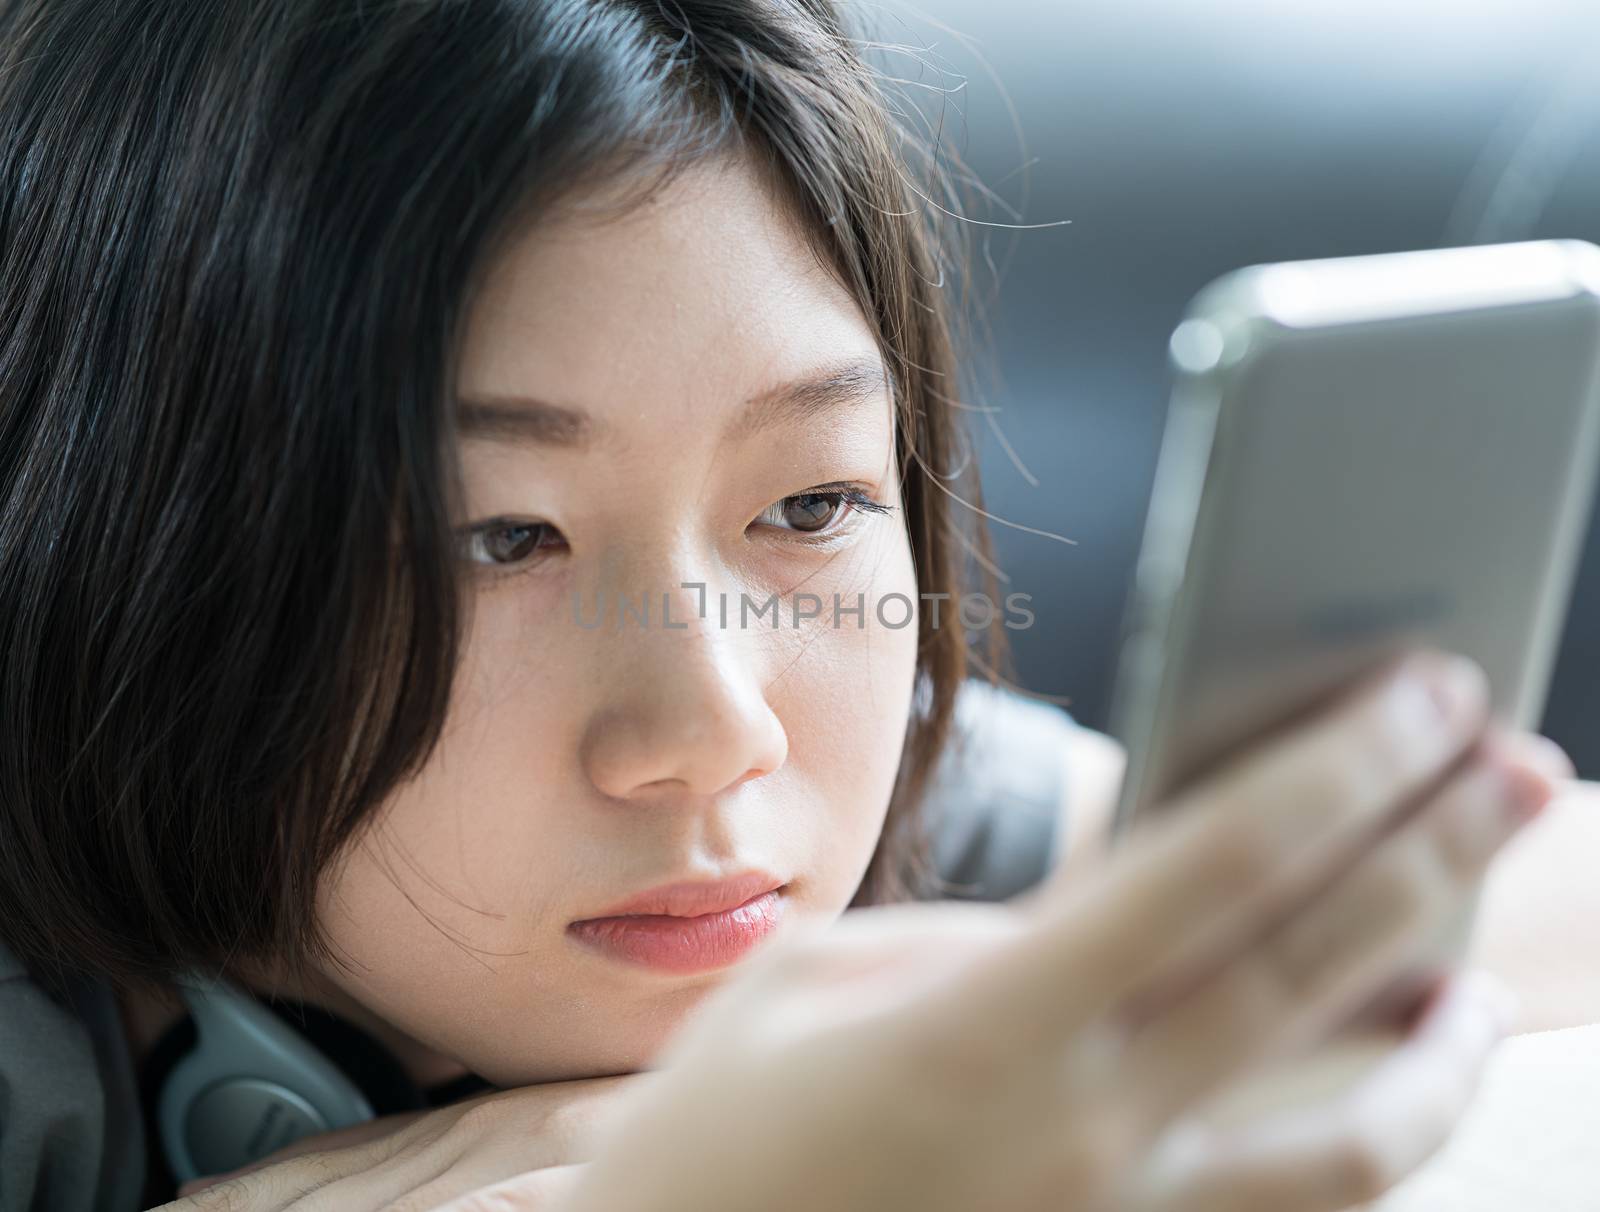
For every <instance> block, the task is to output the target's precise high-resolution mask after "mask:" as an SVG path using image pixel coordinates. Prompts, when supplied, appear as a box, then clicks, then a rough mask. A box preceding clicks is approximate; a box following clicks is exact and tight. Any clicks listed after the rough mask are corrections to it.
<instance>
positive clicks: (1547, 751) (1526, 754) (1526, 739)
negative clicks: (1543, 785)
mask: <svg viewBox="0 0 1600 1212" xmlns="http://www.w3.org/2000/svg"><path fill="white" fill-rule="evenodd" d="M1505 744H1506V747H1507V749H1508V750H1509V751H1510V753H1511V755H1512V757H1513V758H1514V759H1515V760H1516V761H1518V762H1520V763H1522V764H1524V765H1528V766H1532V767H1533V768H1534V769H1536V770H1537V771H1539V773H1540V774H1542V775H1544V776H1545V778H1547V779H1552V780H1555V781H1560V780H1562V779H1572V778H1577V777H1578V772H1577V769H1576V768H1575V767H1574V766H1573V764H1572V758H1570V757H1569V756H1568V755H1567V751H1566V750H1565V749H1563V748H1562V747H1561V746H1560V745H1558V744H1556V743H1555V742H1554V741H1552V740H1551V739H1550V738H1549V737H1547V736H1541V735H1539V734H1538V733H1536V732H1513V733H1510V734H1509V735H1508V736H1507V737H1506V738H1505Z"/></svg>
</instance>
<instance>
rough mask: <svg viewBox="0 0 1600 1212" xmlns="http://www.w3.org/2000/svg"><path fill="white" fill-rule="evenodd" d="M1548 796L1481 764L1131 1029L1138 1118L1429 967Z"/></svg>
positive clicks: (1164, 1109)
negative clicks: (1503, 849)
mask: <svg viewBox="0 0 1600 1212" xmlns="http://www.w3.org/2000/svg"><path fill="white" fill-rule="evenodd" d="M1548 795H1549V784H1548V783H1546V782H1545V781H1544V780H1543V779H1542V778H1541V777H1540V776H1538V775H1536V774H1532V773H1531V772H1529V771H1528V770H1527V769H1526V768H1523V767H1517V766H1502V765H1500V764H1499V762H1498V760H1495V761H1490V760H1484V761H1479V762H1475V763H1474V764H1473V765H1472V766H1470V767H1469V768H1468V769H1466V770H1464V771H1463V772H1462V773H1461V774H1460V775H1458V776H1457V777H1456V778H1454V779H1453V780H1452V781H1451V782H1450V783H1449V784H1448V785H1447V787H1446V788H1445V790H1444V791H1443V792H1442V793H1441V794H1440V795H1439V796H1438V797H1436V798H1435V800H1434V801H1433V802H1431V803H1430V804H1429V805H1428V807H1427V809H1426V810H1425V811H1424V812H1423V813H1422V814H1421V815H1419V816H1418V817H1417V818H1416V819H1415V820H1414V821H1412V822H1410V823H1409V824H1408V825H1407V826H1406V827H1405V828H1404V829H1402V830H1401V831H1399V832H1398V833H1396V834H1395V835H1394V836H1392V837H1391V838H1389V839H1388V840H1386V841H1385V842H1383V843H1382V844H1381V845H1379V846H1378V847H1377V848H1376V849H1375V850H1374V851H1373V852H1372V853H1371V854H1370V855H1369V856H1368V857H1367V858H1366V859H1365V860H1364V861H1363V862H1362V863H1361V864H1360V865H1358V866H1357V867H1355V868H1353V869H1352V870H1351V871H1349V872H1348V873H1347V874H1345V875H1344V876H1343V878H1341V879H1340V880H1339V881H1338V882H1337V883H1335V884H1334V885H1333V886H1332V887H1331V888H1329V889H1328V890H1327V891H1326V892H1325V893H1323V895H1321V896H1320V897H1319V898H1318V899H1317V900H1316V901H1314V902H1313V903H1311V904H1310V905H1308V906H1306V907H1305V908H1304V909H1303V910H1302V911H1301V912H1299V913H1297V914H1295V915H1294V916H1293V917H1291V918H1289V919H1287V920H1285V921H1283V922H1282V923H1280V924H1278V925H1276V926H1275V927H1274V928H1273V929H1272V930H1270V931H1269V932H1267V933H1266V934H1264V935H1263V936H1262V937H1261V938H1259V939H1258V940H1257V941H1256V942H1255V944H1254V945H1253V946H1251V947H1250V948H1249V949H1248V950H1246V951H1244V952H1243V953H1241V954H1239V955H1238V956H1237V958H1235V959H1234V960H1233V961H1232V962H1231V963H1228V964H1227V965H1226V966H1224V967H1222V968H1220V969H1217V970H1215V971H1213V972H1212V973H1210V974H1209V975H1207V976H1205V977H1203V978H1202V979H1201V980H1199V981H1198V982H1195V983H1193V984H1191V987H1190V988H1188V989H1187V990H1184V991H1183V993H1182V994H1181V995H1180V996H1178V997H1175V998H1173V999H1171V1000H1169V1001H1168V1002H1167V1004H1166V1005H1165V1006H1163V1007H1162V1008H1161V1009H1160V1010H1159V1011H1157V1012H1156V1014H1155V1015H1154V1017H1151V1018H1147V1019H1145V1020H1143V1021H1142V1022H1136V1023H1134V1024H1133V1025H1132V1028H1131V1029H1132V1031H1133V1034H1132V1037H1131V1038H1130V1039H1129V1040H1128V1042H1127V1044H1126V1046H1125V1049H1124V1051H1123V1054H1122V1056H1121V1058H1120V1064H1119V1071H1120V1072H1122V1073H1123V1074H1125V1075H1126V1079H1127V1086H1126V1088H1127V1090H1128V1091H1130V1097H1131V1098H1133V1099H1134V1101H1135V1102H1136V1103H1137V1104H1138V1106H1139V1108H1140V1113H1141V1116H1142V1117H1143V1118H1144V1119H1145V1121H1146V1122H1147V1123H1148V1124H1149V1125H1150V1126H1151V1127H1152V1129H1155V1128H1159V1126H1160V1125H1162V1124H1164V1123H1166V1122H1168V1121H1170V1119H1171V1118H1172V1117H1173V1116H1175V1115H1177V1114H1178V1113H1179V1112H1180V1111H1181V1110H1183V1109H1184V1108H1185V1107H1188V1106H1189V1105H1191V1104H1192V1103H1193V1102H1195V1101H1196V1100H1197V1099H1199V1098H1201V1097H1203V1096H1204V1095H1205V1094H1207V1093H1208V1092H1209V1091H1211V1090H1213V1089H1215V1088H1217V1087H1218V1086H1220V1085H1221V1084H1222V1083H1223V1082H1224V1081H1225V1080H1227V1079H1228V1078H1229V1077H1230V1076H1232V1075H1234V1074H1237V1073H1239V1072H1241V1071H1243V1070H1244V1069H1247V1068H1249V1067H1250V1066H1252V1065H1254V1064H1257V1063H1260V1062H1261V1061H1264V1060H1266V1059H1267V1058H1269V1057H1271V1056H1274V1055H1276V1054H1279V1053H1281V1052H1283V1051H1286V1050H1288V1049H1290V1048H1292V1047H1295V1046H1298V1045H1301V1044H1304V1043H1306V1042H1308V1041H1310V1040H1311V1039H1313V1038H1315V1037H1318V1036H1321V1035H1325V1034H1326V1033H1327V1032H1328V1031H1330V1030H1331V1029H1332V1028H1333V1027H1334V1026H1335V1025H1337V1024H1338V1023H1339V1022H1341V1021H1343V1020H1345V1019H1348V1018H1349V1017H1350V1016H1351V1014H1352V1013H1353V1012H1354V1011H1355V1010H1356V1009H1358V1008H1359V1007H1360V1006H1361V1005H1363V1004H1364V1003H1365V1002H1367V1001H1370V1000H1371V998H1372V997H1374V996H1375V995H1376V994H1377V993H1378V992H1379V991H1380V990H1381V989H1382V988H1383V986H1384V984H1385V983H1386V982H1387V981H1389V980H1391V979H1393V977H1394V976H1395V975H1396V973H1397V972H1398V971H1399V970H1401V969H1402V968H1404V967H1405V966H1406V965H1407V964H1417V963H1420V962H1421V961H1422V959H1423V958H1424V956H1425V955H1426V953H1427V951H1428V949H1429V948H1430V947H1431V946H1432V945H1434V944H1435V941H1436V940H1437V938H1438V937H1439V933H1440V930H1441V928H1442V927H1443V926H1444V925H1445V924H1446V923H1448V922H1449V920H1450V919H1451V918H1452V916H1453V915H1455V914H1457V913H1458V912H1460V910H1461V909H1462V907H1463V906H1464V905H1465V903H1466V898H1467V896H1468V895H1469V893H1470V890H1471V889H1472V888H1473V887H1474V886H1475V885H1476V883H1477V882H1478V881H1479V880H1480V879H1481V877H1482V875H1483V872H1484V871H1485V869H1486V868H1487V866H1488V864H1489V861H1490V860H1491V859H1492V858H1493V856H1494V853H1495V852H1496V851H1497V850H1498V849H1499V848H1500V846H1501V845H1503V844H1504V842H1505V841H1506V840H1507V839H1508V838H1509V837H1510V836H1511V835H1512V834H1513V833H1514V832H1515V831H1516V830H1517V829H1518V828H1520V827H1521V825H1522V824H1523V823H1524V822H1525V821H1526V820H1527V819H1529V816H1530V814H1531V811H1532V810H1533V809H1534V806H1536V805H1537V803H1538V802H1539V801H1540V799H1541V797H1542V798H1548ZM1524 797H1525V798H1524Z"/></svg>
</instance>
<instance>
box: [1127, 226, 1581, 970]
mask: <svg viewBox="0 0 1600 1212" xmlns="http://www.w3.org/2000/svg"><path fill="white" fill-rule="evenodd" d="M1169 354H1170V362H1171V368H1172V372H1173V392H1172V398H1171V406H1170V410H1169V413H1168V417H1167V422H1166V428H1165V431H1164V433H1163V436H1162V440H1161V446H1160V453H1159V455H1158V457H1157V464H1156V474H1155V483H1154V488H1153V492H1152V497H1151V502H1150V507H1149V512H1148V515H1147V518H1146V522H1145V529H1144V536H1143V540H1142V545H1141V548H1140V552H1139V556H1138V561H1137V564H1136V567H1135V572H1134V578H1133V585H1132V590H1131V592H1130V594H1129V598H1128V607H1127V611H1126V614H1125V617H1124V620H1123V626H1122V636H1121V650H1120V659H1119V665H1118V669H1117V677H1116V682H1115V686H1114V690H1113V697H1112V703H1111V720H1110V725H1109V731H1111V732H1112V734H1113V735H1115V736H1116V737H1117V738H1118V739H1119V740H1121V741H1122V742H1123V744H1124V745H1125V746H1126V747H1127V749H1128V767H1127V775H1126V778H1125V782H1124V784H1123V788H1122V794H1121V798H1120V801H1119V803H1118V806H1117V811H1116V817H1115V823H1114V827H1113V832H1114V834H1115V835H1116V836H1119V837H1121V836H1124V835H1125V834H1126V833H1127V832H1128V831H1129V830H1130V829H1132V828H1134V827H1135V825H1136V822H1138V821H1139V820H1141V819H1142V818H1145V817H1147V816H1148V815H1149V814H1152V813H1154V812H1157V811H1159V809H1160V806H1161V805H1162V804H1163V803H1164V802H1166V801H1167V800H1168V798H1169V797H1170V796H1171V795H1172V793H1173V792H1174V791H1176V790H1177V789H1179V788H1180V787H1182V786H1183V785H1184V784H1186V783H1188V782H1190V781H1191V780H1193V779H1195V778H1196V777H1198V776H1200V775H1202V774H1204V773H1206V772H1207V770H1209V769H1210V768H1211V767H1213V766H1214V765H1216V764H1218V763H1220V762H1222V761H1223V760H1225V759H1226V758H1227V757H1229V756H1230V755H1231V754H1233V753H1234V752H1235V751H1236V750H1237V749H1238V748H1239V747H1240V746H1242V745H1244V744H1245V743H1247V742H1249V741H1251V740H1252V739H1255V738H1257V737H1258V736H1260V735H1261V734H1262V733H1263V732H1265V731H1267V730H1269V729H1270V728H1271V727H1272V726H1274V725H1276V724H1280V723H1281V722H1283V721H1284V720H1286V719H1289V718H1292V717H1294V716H1296V715H1298V714H1300V713H1302V712H1303V711H1305V710H1307V708H1308V707H1309V706H1310V705H1313V704H1315V703H1317V702H1318V701H1320V700H1322V699H1324V698H1326V696H1328V695H1329V694H1332V693H1334V692H1336V691H1338V690H1339V689H1340V688H1341V687H1343V686H1345V685H1347V684H1348V683H1349V682H1351V681H1352V680H1354V679H1355V678H1357V677H1359V676H1361V675H1362V674H1364V673H1366V672H1367V671H1369V670H1371V669H1373V668H1375V667H1376V666H1377V665H1379V664H1381V663H1383V662H1384V661H1386V660H1388V659H1389V658H1391V657H1392V656H1394V655H1395V654H1397V653H1398V652H1399V651H1400V650H1401V649H1405V648H1409V647H1415V646H1419V645H1429V646H1434V647H1439V648H1444V649H1448V650H1452V651H1456V652H1461V653H1465V654H1466V655H1468V656H1470V657H1472V658H1473V659H1474V660H1476V661H1477V662H1478V663H1479V664H1480V665H1482V666H1483V668H1484V670H1485V671H1486V672H1487V674H1488V678H1489V684H1490V693H1491V702H1492V709H1493V711H1494V713H1495V714H1496V716H1497V717H1498V718H1500V719H1502V720H1504V721H1506V722H1507V723H1509V724H1511V725H1512V726H1514V727H1519V728H1526V729H1530V730H1534V729H1537V727H1538V724H1539V721H1540V719H1541V716H1542V713H1543V709H1544V702H1545V696H1546V692H1547V689H1548V685H1549V681H1550V675H1551V665H1552V662H1553V660H1554V656H1555V652H1556V646H1557V642H1558V640H1559V638H1560V635H1561V630H1562V626H1563V624H1564V621H1565V618H1566V613H1567V607H1568V598H1569V596H1570V593H1571V588H1572V583H1573V579H1574V573H1575V570H1576V564H1577V560H1578V555H1579V553H1580V550H1581V546H1582V540H1583V538H1584V534H1585V530H1586V527H1587V524H1588V519H1589V516H1590V508H1591V504H1592V500H1593V495H1594V488H1595V479H1596V465H1597V463H1600V248H1597V247H1596V246H1595V245H1593V244H1590V243H1587V242H1584V241H1578V240H1543V241H1530V242H1522V243H1515V244H1498V245H1479V246H1474V247H1468V248H1448V249H1431V250H1425V251H1417V252H1401V253H1387V254H1380V255H1371V256H1359V257H1341V258H1332V259H1324V260H1312V261H1300V262H1283V263H1277V264H1269V265H1253V266H1248V267H1245V268H1243V269H1239V270H1236V271H1233V272H1231V273H1228V274H1226V275H1224V276H1222V277H1221V278H1218V279H1217V280H1215V281H1213V282H1212V283H1210V284H1209V285H1207V286H1206V287H1205V288H1204V289H1202V290H1201V291H1200V292H1199V293H1198V294H1197V295H1196V296H1195V297H1194V299H1193V300H1192V301H1191V302H1190V305H1189V307H1188V308H1187V310H1186V312H1185V313H1184V316H1183V319H1182V322H1181V323H1180V324H1179V325H1178V326H1177V328H1176V329H1175V331H1174V332H1173V333H1172V337H1171V341H1170V343H1169ZM1469 925H1470V916H1469V918H1468V920H1467V921H1463V922H1459V923H1456V924H1455V926H1454V928H1453V929H1452V930H1451V931H1450V939H1449V941H1448V942H1446V943H1443V944H1442V945H1444V946H1449V947H1455V948H1457V949H1459V948H1460V947H1462V946H1464V945H1465V941H1466V936H1467V930H1468V927H1469Z"/></svg>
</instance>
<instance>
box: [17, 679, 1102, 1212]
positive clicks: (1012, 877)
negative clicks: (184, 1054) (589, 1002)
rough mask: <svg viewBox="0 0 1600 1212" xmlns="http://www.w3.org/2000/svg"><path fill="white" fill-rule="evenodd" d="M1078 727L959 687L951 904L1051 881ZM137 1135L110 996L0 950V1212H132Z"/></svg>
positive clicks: (951, 802) (947, 773) (141, 1144)
mask: <svg viewBox="0 0 1600 1212" xmlns="http://www.w3.org/2000/svg"><path fill="white" fill-rule="evenodd" d="M1077 726H1078V725H1077V724H1076V722H1074V720H1073V719H1072V717H1071V716H1070V715H1069V714H1068V713H1067V712H1065V711H1063V710H1061V709H1060V708H1058V707H1052V706H1050V705H1048V704H1042V703H1038V702H1035V701H1033V700H1031V699H1028V698H1025V697H1023V696H1022V695H1019V694H1016V693H1014V692H1012V691H1008V690H1004V689H997V688H995V687H991V686H990V685H989V684H988V683H986V682H982V681H978V680H976V679H972V680H969V681H968V682H966V683H965V684H964V685H963V686H962V688H961V691H960V692H959V694H958V696H957V699H956V732H955V734H954V736H953V738H952V743H951V746H950V748H949V749H947V750H946V752H945V753H944V754H943V755H942V757H941V759H940V762H939V764H938V766H937V767H936V768H935V775H934V781H933V783H932V785H931V786H930V788H929V800H928V811H929V813H930V818H929V819H930V824H931V827H932V828H933V830H934V839H935V841H934V857H935V862H936V863H937V866H938V869H939V872H940V874H941V875H942V876H943V877H944V878H945V879H946V880H947V881H949V882H950V887H949V888H948V889H947V891H946V895H947V896H949V897H951V898H953V899H971V900H1005V899H1007V898H1009V897H1011V896H1014V895H1016V894H1017V893H1020V892H1022V891H1024V890H1026V889H1027V888H1029V887H1031V886H1032V885H1033V884H1035V883H1037V882H1038V881H1039V880H1041V879H1042V878H1043V877H1044V875H1045V873H1046V872H1048V871H1049V870H1050V868H1051V866H1052V865H1053V864H1054V863H1055V861H1056V859H1057V857H1058V856H1057V853H1056V852H1057V850H1058V848H1059V845H1060V830H1059V822H1060V809H1059V805H1060V803H1061V800H1062V795H1063V791H1064V787H1063V779H1064V777H1065V774H1064V770H1065V767H1064V763H1063V761H1062V754H1063V752H1064V750H1065V745H1066V742H1067V738H1068V736H1069V734H1070V732H1071V730H1072V729H1074V728H1076V727H1077ZM144 1132H145V1129H144V1126H143V1124H142V1122H141V1119H140V1112H139V1105H138V1098H137V1087H136V1083H135V1081H134V1077H133V1071H132V1066H131V1064H130V1061H129V1057H128V1050H127V1043H126V1039H125V1037H124V1034H123V1031H122V1027H121V1023H120V1021H119V1018H118V1015H117V1008H116V1003H115V1002H114V1000H113V999H112V997H111V994H110V991H109V989H107V988H106V987H105V986H103V985H100V984H98V983H94V982H85V983H82V984H80V985H77V986H75V987H74V989H73V990H72V992H71V995H70V996H69V998H68V1001H67V1004H66V1005H62V1004H59V1003H57V1002H56V1001H54V1000H53V999H52V998H50V997H49V996H48V995H47V994H46V993H45V991H44V990H43V989H42V988H41V987H40V986H38V985H37V984H35V983H33V982H32V981H31V980H30V979H29V978H28V974H27V973H26V971H24V969H23V968H22V966H21V965H20V964H18V963H17V962H16V960H15V958H14V957H13V956H12V955H11V953H10V952H9V951H7V950H6V949H5V947H4V946H0V1212H136V1210H137V1209H138V1207H139V1204H140V1202H141V1200H140V1196H141V1193H142V1191H143V1188H144V1170H145V1135H144Z"/></svg>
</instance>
